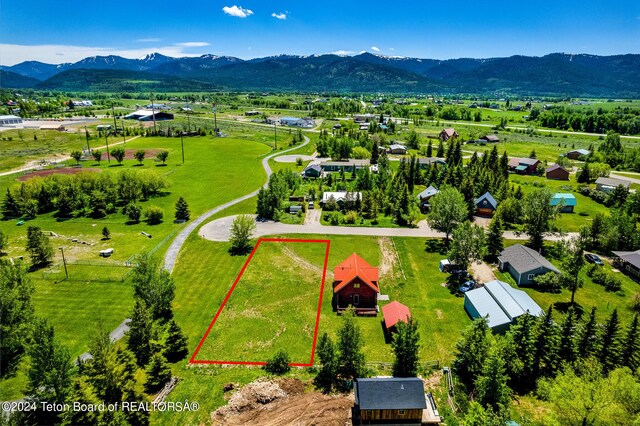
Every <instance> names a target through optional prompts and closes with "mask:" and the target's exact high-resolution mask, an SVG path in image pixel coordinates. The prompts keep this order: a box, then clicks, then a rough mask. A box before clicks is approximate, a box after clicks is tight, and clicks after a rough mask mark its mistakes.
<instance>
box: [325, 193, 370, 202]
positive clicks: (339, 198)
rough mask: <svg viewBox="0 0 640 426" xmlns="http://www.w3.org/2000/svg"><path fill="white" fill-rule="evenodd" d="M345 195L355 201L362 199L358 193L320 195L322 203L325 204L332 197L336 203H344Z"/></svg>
mask: <svg viewBox="0 0 640 426" xmlns="http://www.w3.org/2000/svg"><path fill="white" fill-rule="evenodd" d="M347 194H351V196H352V197H353V199H354V200H355V199H356V197H357V198H359V199H362V194H361V193H360V192H344V191H341V192H323V193H322V203H326V202H327V201H329V198H331V197H333V199H334V200H336V201H344V200H345V198H347Z"/></svg>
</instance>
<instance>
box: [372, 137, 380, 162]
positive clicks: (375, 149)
mask: <svg viewBox="0 0 640 426" xmlns="http://www.w3.org/2000/svg"><path fill="white" fill-rule="evenodd" d="M379 156H380V150H379V148H378V142H377V141H373V146H372V147H371V161H370V163H371V164H378V157H379Z"/></svg>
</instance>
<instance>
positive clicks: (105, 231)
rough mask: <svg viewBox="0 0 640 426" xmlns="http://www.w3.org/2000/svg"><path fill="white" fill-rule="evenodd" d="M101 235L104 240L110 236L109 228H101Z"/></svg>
mask: <svg viewBox="0 0 640 426" xmlns="http://www.w3.org/2000/svg"><path fill="white" fill-rule="evenodd" d="M102 237H103V238H104V239H105V240H108V239H110V238H111V232H110V231H109V228H107V227H106V226H105V227H104V228H102Z"/></svg>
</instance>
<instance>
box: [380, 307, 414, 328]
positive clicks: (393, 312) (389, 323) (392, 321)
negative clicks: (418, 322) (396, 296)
mask: <svg viewBox="0 0 640 426" xmlns="http://www.w3.org/2000/svg"><path fill="white" fill-rule="evenodd" d="M382 316H383V317H384V328H385V330H386V331H387V332H389V333H390V332H393V331H395V330H396V326H397V325H398V323H399V322H400V321H404V322H408V321H409V318H411V312H409V308H408V307H406V306H405V305H403V304H402V303H400V302H397V301H395V300H394V301H393V302H391V303H388V304H386V305H384V306H383V307H382Z"/></svg>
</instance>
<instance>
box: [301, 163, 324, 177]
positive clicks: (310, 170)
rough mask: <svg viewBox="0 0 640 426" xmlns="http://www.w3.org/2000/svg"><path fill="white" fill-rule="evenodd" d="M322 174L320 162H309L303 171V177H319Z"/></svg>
mask: <svg viewBox="0 0 640 426" xmlns="http://www.w3.org/2000/svg"><path fill="white" fill-rule="evenodd" d="M321 176H322V167H320V166H319V165H318V164H309V165H308V166H307V167H305V169H304V170H303V171H302V177H303V178H307V179H308V178H319V177H321Z"/></svg>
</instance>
